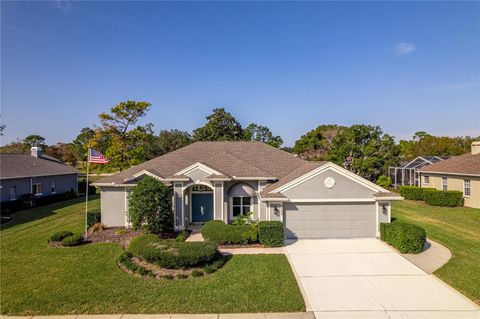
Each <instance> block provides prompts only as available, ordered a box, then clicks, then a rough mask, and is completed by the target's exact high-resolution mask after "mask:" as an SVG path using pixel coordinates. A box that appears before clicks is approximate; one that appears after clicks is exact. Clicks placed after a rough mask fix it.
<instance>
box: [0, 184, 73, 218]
mask: <svg viewBox="0 0 480 319" xmlns="http://www.w3.org/2000/svg"><path fill="white" fill-rule="evenodd" d="M76 197H77V193H75V191H74V190H73V189H72V190H70V191H68V192H66V193H61V194H53V195H48V196H41V197H37V196H35V195H33V194H23V195H20V197H19V199H17V200H12V201H7V202H4V203H2V207H1V214H2V216H9V215H10V214H11V213H14V212H17V211H19V210H23V209H27V208H31V207H34V206H46V205H50V204H53V203H58V202H61V201H64V200H69V199H73V198H76Z"/></svg>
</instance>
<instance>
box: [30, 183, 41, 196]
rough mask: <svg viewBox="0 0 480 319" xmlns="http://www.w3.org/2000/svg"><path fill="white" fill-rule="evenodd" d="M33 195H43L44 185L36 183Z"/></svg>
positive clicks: (33, 186)
mask: <svg viewBox="0 0 480 319" xmlns="http://www.w3.org/2000/svg"><path fill="white" fill-rule="evenodd" d="M32 193H33V194H34V195H37V194H41V193H42V183H35V184H33V185H32Z"/></svg>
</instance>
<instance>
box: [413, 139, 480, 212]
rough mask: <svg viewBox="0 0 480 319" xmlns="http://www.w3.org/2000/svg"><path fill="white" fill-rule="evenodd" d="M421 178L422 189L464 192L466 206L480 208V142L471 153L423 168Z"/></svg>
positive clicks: (474, 143) (475, 144)
mask: <svg viewBox="0 0 480 319" xmlns="http://www.w3.org/2000/svg"><path fill="white" fill-rule="evenodd" d="M420 176H421V187H432V188H436V189H440V190H456V191H460V192H463V197H464V199H465V206H468V207H474V208H480V142H473V143H472V150H471V152H470V153H467V154H463V155H460V156H455V157H452V158H450V159H448V160H445V161H442V162H439V163H436V164H432V165H428V166H426V167H424V168H422V169H421V170H420Z"/></svg>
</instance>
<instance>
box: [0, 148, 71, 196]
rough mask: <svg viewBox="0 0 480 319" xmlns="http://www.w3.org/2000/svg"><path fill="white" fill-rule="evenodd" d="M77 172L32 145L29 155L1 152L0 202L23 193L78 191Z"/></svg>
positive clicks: (39, 193) (46, 194) (46, 193)
mask: <svg viewBox="0 0 480 319" xmlns="http://www.w3.org/2000/svg"><path fill="white" fill-rule="evenodd" d="M79 173H80V172H79V171H78V170H77V169H75V168H73V167H71V166H68V165H66V164H64V163H63V162H61V161H59V160H57V159H55V158H53V157H50V156H48V155H45V154H42V152H41V151H40V149H38V148H37V147H32V149H31V154H3V153H0V192H1V202H2V203H5V202H9V201H14V200H17V199H19V198H20V196H21V195H24V194H34V195H35V196H37V197H41V196H48V195H53V194H62V193H66V192H68V191H70V190H74V191H75V192H76V191H77V187H78V186H77V176H78V174H79Z"/></svg>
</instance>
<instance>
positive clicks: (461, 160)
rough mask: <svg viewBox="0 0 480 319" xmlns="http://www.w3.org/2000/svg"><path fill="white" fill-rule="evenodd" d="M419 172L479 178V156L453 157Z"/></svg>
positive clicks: (468, 154)
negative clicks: (476, 176) (475, 176)
mask: <svg viewBox="0 0 480 319" xmlns="http://www.w3.org/2000/svg"><path fill="white" fill-rule="evenodd" d="M420 172H438V173H449V174H459V175H461V174H467V175H479V176H480V154H476V155H473V154H471V153H467V154H463V155H460V156H455V157H452V158H449V159H447V160H444V161H441V162H438V163H435V164H431V165H428V166H425V167H423V168H422V169H421V170H420Z"/></svg>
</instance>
